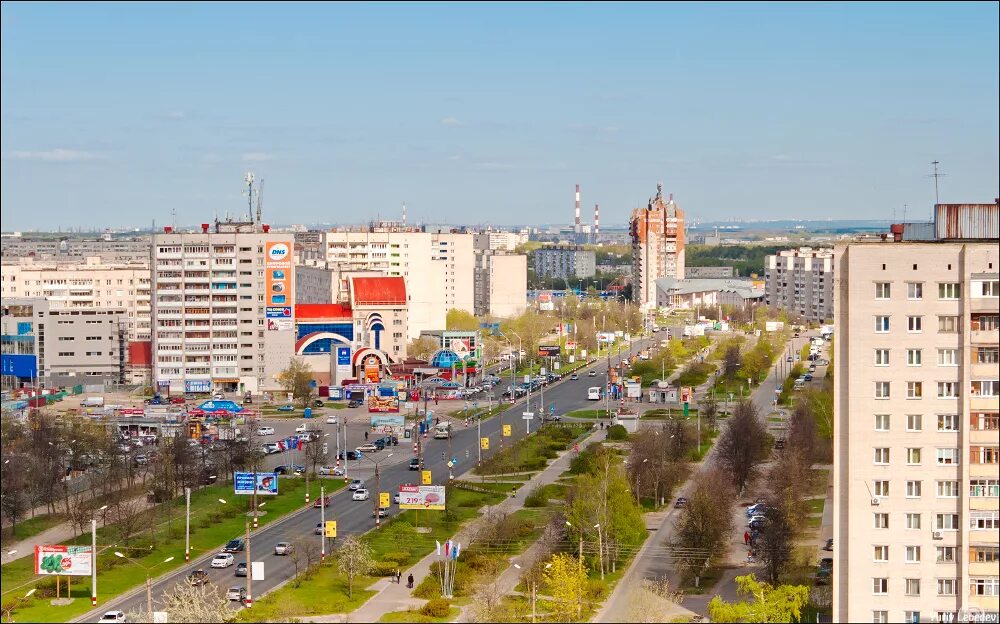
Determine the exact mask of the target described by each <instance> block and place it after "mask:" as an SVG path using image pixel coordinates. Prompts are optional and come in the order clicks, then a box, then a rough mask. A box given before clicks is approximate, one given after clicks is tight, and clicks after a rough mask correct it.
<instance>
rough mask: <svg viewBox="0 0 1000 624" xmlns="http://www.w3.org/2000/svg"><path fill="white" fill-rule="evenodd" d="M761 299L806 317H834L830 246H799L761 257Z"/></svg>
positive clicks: (826, 318) (808, 319)
mask: <svg viewBox="0 0 1000 624" xmlns="http://www.w3.org/2000/svg"><path fill="white" fill-rule="evenodd" d="M764 282H765V286H764V300H765V302H766V303H767V304H768V305H771V306H775V307H779V308H781V309H783V310H786V311H788V312H789V313H791V314H798V315H800V316H802V317H803V318H805V319H806V320H807V321H817V322H823V321H826V320H829V319H831V318H833V250H832V249H814V248H812V247H802V248H799V249H788V250H782V251H779V252H778V253H777V254H775V255H773V256H767V257H766V259H765V261H764Z"/></svg>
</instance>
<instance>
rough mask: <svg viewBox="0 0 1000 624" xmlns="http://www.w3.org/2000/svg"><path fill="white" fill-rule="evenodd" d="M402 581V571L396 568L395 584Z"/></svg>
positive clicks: (399, 583)
mask: <svg viewBox="0 0 1000 624" xmlns="http://www.w3.org/2000/svg"><path fill="white" fill-rule="evenodd" d="M402 583H403V572H402V571H401V570H400V569H399V568H396V585H401V584H402Z"/></svg>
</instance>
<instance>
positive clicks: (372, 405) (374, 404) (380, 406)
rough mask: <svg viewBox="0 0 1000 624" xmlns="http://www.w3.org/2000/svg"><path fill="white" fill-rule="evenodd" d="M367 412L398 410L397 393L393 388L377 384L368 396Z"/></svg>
mask: <svg viewBox="0 0 1000 624" xmlns="http://www.w3.org/2000/svg"><path fill="white" fill-rule="evenodd" d="M368 411H369V412H398V411H399V394H398V393H397V392H396V389H395V388H391V387H387V386H379V387H378V388H376V389H375V392H372V393H371V394H370V395H369V396H368Z"/></svg>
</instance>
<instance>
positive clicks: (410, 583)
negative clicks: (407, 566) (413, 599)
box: [406, 574, 413, 589]
mask: <svg viewBox="0 0 1000 624" xmlns="http://www.w3.org/2000/svg"><path fill="white" fill-rule="evenodd" d="M406 586H407V587H408V588H409V589H413V575H412V574H410V575H409V576H407V577H406Z"/></svg>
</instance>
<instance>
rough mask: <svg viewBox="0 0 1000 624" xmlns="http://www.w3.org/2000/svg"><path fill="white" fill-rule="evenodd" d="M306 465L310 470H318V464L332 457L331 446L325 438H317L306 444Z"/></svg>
mask: <svg viewBox="0 0 1000 624" xmlns="http://www.w3.org/2000/svg"><path fill="white" fill-rule="evenodd" d="M304 451H305V453H304V454H305V459H306V466H307V467H308V468H309V472H313V473H315V472H316V466H319V465H322V464H325V463H326V462H327V461H329V459H330V447H329V446H328V445H327V443H326V442H324V441H323V438H316V439H314V440H312V441H311V442H309V443H308V444H306V445H305V448H304Z"/></svg>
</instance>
